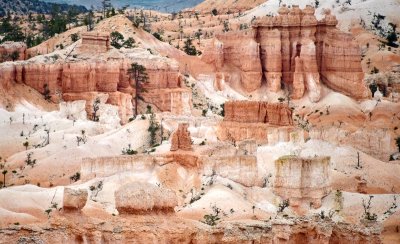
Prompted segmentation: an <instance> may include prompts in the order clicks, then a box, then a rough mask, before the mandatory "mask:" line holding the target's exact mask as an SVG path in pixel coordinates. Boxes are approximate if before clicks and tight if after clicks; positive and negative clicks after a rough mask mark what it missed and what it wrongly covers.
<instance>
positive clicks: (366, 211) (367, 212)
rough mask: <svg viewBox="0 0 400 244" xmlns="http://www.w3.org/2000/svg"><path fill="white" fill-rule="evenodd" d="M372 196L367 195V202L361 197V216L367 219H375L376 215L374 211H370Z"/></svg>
mask: <svg viewBox="0 0 400 244" xmlns="http://www.w3.org/2000/svg"><path fill="white" fill-rule="evenodd" d="M373 197H374V196H369V199H368V202H367V201H366V200H365V199H363V201H362V205H363V208H364V214H363V218H364V219H365V220H369V221H376V220H377V219H378V216H377V215H376V214H375V213H371V200H372V198H373Z"/></svg>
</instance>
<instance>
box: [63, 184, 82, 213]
mask: <svg viewBox="0 0 400 244" xmlns="http://www.w3.org/2000/svg"><path fill="white" fill-rule="evenodd" d="M87 198H88V191H87V190H86V189H79V190H76V189H72V188H64V200H63V209H64V210H67V211H71V210H72V211H74V210H81V209H82V208H83V207H84V206H85V205H86V201H87Z"/></svg>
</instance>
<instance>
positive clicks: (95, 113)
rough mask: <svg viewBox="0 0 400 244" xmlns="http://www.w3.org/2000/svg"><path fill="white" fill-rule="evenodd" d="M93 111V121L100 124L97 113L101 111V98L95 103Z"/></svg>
mask: <svg viewBox="0 0 400 244" xmlns="http://www.w3.org/2000/svg"><path fill="white" fill-rule="evenodd" d="M92 109H93V113H92V120H93V121H95V122H98V121H99V116H98V114H97V111H99V109H100V98H98V97H97V98H96V99H95V100H94V101H93V106H92Z"/></svg>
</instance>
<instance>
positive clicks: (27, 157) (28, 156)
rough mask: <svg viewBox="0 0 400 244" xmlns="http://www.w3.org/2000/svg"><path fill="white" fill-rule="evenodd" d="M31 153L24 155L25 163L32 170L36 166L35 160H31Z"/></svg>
mask: <svg viewBox="0 0 400 244" xmlns="http://www.w3.org/2000/svg"><path fill="white" fill-rule="evenodd" d="M32 155H33V152H30V153H28V154H27V155H26V159H25V163H26V165H29V166H31V167H32V168H33V166H35V164H36V159H32Z"/></svg>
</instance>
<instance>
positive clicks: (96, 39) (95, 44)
mask: <svg viewBox="0 0 400 244" xmlns="http://www.w3.org/2000/svg"><path fill="white" fill-rule="evenodd" d="M79 48H80V49H81V51H88V50H90V51H93V52H96V53H98V52H107V51H108V50H110V36H109V35H107V34H105V33H99V32H95V33H92V32H88V33H84V34H82V45H81V46H80V47H79Z"/></svg>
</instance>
